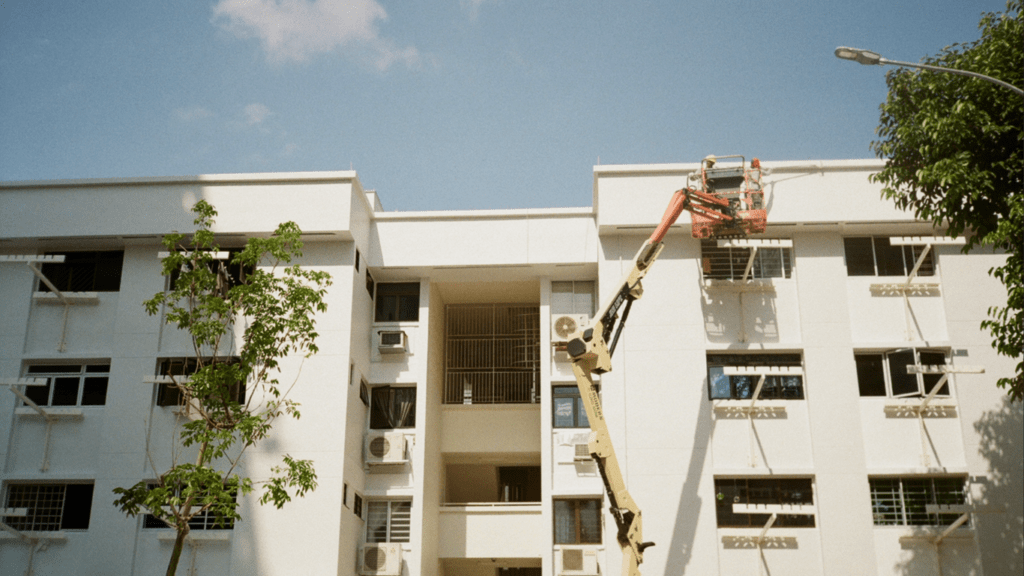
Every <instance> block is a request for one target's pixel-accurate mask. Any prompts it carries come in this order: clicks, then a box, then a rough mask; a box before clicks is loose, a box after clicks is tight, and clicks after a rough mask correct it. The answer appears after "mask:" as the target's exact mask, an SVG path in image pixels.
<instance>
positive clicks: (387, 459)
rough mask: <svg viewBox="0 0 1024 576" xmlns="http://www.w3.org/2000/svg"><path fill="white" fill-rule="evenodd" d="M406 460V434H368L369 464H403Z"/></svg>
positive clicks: (367, 452)
mask: <svg viewBox="0 0 1024 576" xmlns="http://www.w3.org/2000/svg"><path fill="white" fill-rule="evenodd" d="M404 462H405V434H403V433H402V432H388V433H387V434H368V435H367V436H366V463H367V464H402V463H404Z"/></svg>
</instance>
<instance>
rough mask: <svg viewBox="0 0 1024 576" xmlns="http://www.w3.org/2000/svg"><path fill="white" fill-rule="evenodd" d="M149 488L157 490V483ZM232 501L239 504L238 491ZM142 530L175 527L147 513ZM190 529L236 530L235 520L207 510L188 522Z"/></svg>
mask: <svg viewBox="0 0 1024 576" xmlns="http://www.w3.org/2000/svg"><path fill="white" fill-rule="evenodd" d="M148 486H149V488H150V489H152V488H155V487H156V483H155V482H151V483H150V484H149V485H148ZM175 492H176V493H178V492H180V491H177V490H176V491H175ZM232 500H234V501H235V502H236V503H237V502H238V492H237V491H236V492H235V495H234V496H233V497H232ZM142 528H143V529H145V530H150V529H161V528H173V527H172V526H168V525H167V523H166V522H164V521H163V520H161V519H159V518H157V517H156V516H155V515H154V514H150V513H147V514H145V515H144V516H143V519H142ZM188 528H189V530H234V529H235V519H234V518H227V519H223V518H221V517H218V516H216V515H213V514H211V513H210V510H209V509H206V510H203V511H202V512H200V513H199V514H196V515H195V516H193V517H192V519H191V520H189V521H188Z"/></svg>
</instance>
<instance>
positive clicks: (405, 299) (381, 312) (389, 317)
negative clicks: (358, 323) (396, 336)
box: [374, 282, 420, 322]
mask: <svg viewBox="0 0 1024 576" xmlns="http://www.w3.org/2000/svg"><path fill="white" fill-rule="evenodd" d="M419 319H420V284H419V282H401V283H382V284H378V285H377V306H376V314H375V315H374V321H376V322H416V321H418V320H419Z"/></svg>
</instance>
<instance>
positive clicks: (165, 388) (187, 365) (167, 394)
mask: <svg viewBox="0 0 1024 576" xmlns="http://www.w3.org/2000/svg"><path fill="white" fill-rule="evenodd" d="M227 358H228V360H229V361H228V362H225V363H230V364H237V363H239V362H241V358H239V357H238V356H231V357H227ZM204 360H207V361H208V360H209V359H208V358H206V359H204ZM156 362H157V364H156V374H157V376H188V375H190V374H194V373H195V371H196V370H198V369H199V367H198V360H197V359H196V357H194V356H185V357H182V356H176V357H167V358H157V360H156ZM176 362H177V363H181V367H182V369H181V370H180V373H177V374H169V373H168V371H169V369H170V368H169V367H170V366H171V365H172V363H176ZM175 372H179V371H177V370H175ZM156 386H157V388H156V398H155V399H154V404H155V405H156V406H157V407H158V408H175V407H180V406H184V404H183V403H182V401H181V398H182V396H181V389H179V388H178V387H176V386H174V385H172V384H157V385H156ZM235 386H237V388H235V389H234V390H233V391H232V392H233V397H232V398H231V399H232V400H233V401H234V402H238V403H239V404H243V405H244V404H245V399H246V393H247V387H246V383H245V382H239V383H238V384H236V385H235Z"/></svg>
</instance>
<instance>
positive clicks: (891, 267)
mask: <svg viewBox="0 0 1024 576" xmlns="http://www.w3.org/2000/svg"><path fill="white" fill-rule="evenodd" d="M891 238H893V237H892V236H844V237H843V262H844V263H845V264H846V275H847V276H869V277H872V276H873V277H906V276H907V275H909V274H910V272H911V271H912V270H913V269H914V264H915V263H916V262H917V259H918V257H920V254H921V252H922V251H924V248H925V247H924V246H917V245H906V246H893V245H892V244H891ZM865 240H870V245H871V255H870V260H871V271H870V272H868V271H867V264H868V263H867V260H868V255H867V253H866V252H867V250H866V247H865V246H855V245H854V244H858V243H859V244H863V243H864V241H865ZM897 252H898V253H899V256H898V258H899V262H900V270H901V271H900V272H899V273H898V274H893V273H891V272H895V271H896V270H895V259H896V258H897ZM936 266H937V263H936V261H935V251H934V250H929V251H928V255H927V256H926V257H925V259H924V261H923V262H922V263H921V268H920V269H918V271H917V275H918V276H935V275H936Z"/></svg>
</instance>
